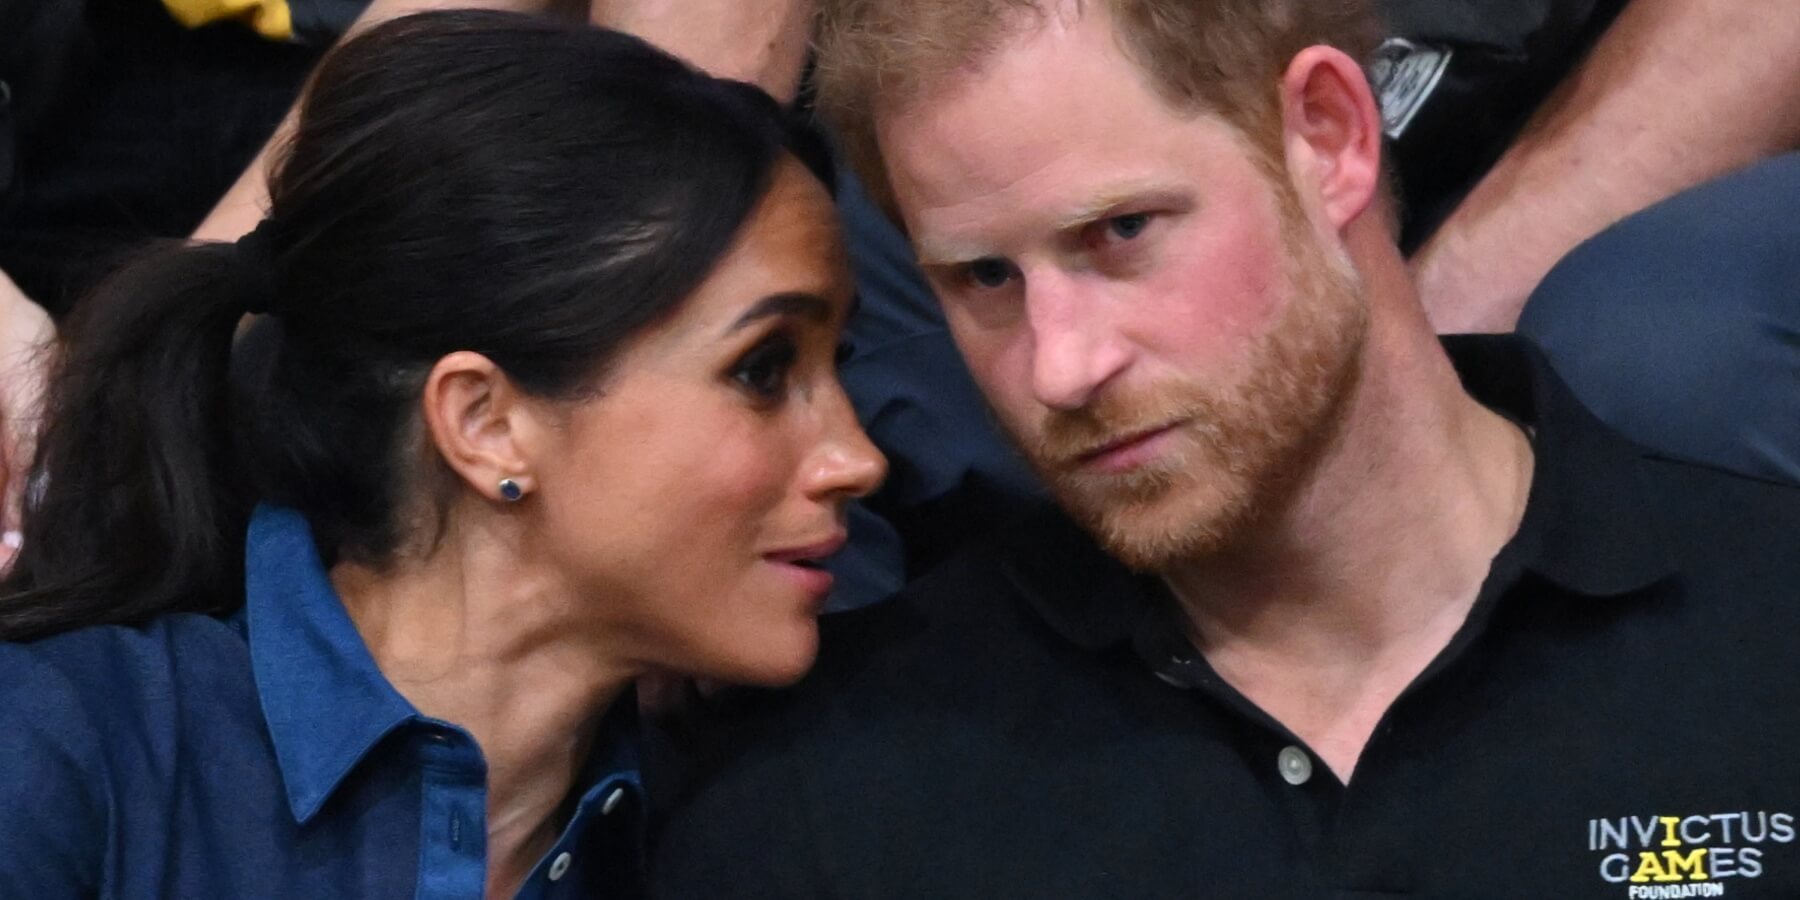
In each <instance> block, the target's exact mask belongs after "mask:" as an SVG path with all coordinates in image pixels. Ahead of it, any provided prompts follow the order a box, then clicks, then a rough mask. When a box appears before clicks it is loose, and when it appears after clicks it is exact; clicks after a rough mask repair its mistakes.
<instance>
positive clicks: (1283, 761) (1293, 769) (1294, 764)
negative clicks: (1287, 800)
mask: <svg viewBox="0 0 1800 900" xmlns="http://www.w3.org/2000/svg"><path fill="white" fill-rule="evenodd" d="M1275 768H1276V769H1277V770H1278V771H1280V772H1281V780H1283V781H1286V782H1287V783H1288V784H1291V785H1293V786H1295V787H1299V786H1301V785H1303V784H1305V783H1307V782H1308V781H1311V780H1312V776H1313V761H1312V757H1311V756H1309V755H1307V753H1306V751H1305V750H1302V749H1300V748H1299V747H1283V748H1281V752H1280V753H1277V754H1275Z"/></svg>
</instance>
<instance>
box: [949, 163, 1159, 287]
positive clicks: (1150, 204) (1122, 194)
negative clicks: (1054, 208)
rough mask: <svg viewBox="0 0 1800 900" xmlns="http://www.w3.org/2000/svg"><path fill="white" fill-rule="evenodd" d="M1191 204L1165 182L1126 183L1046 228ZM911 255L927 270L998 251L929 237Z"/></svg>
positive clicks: (1059, 230) (1064, 228)
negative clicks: (1125, 213) (1128, 211)
mask: <svg viewBox="0 0 1800 900" xmlns="http://www.w3.org/2000/svg"><path fill="white" fill-rule="evenodd" d="M1194 205H1195V201H1194V199H1193V198H1192V196H1191V195H1190V194H1189V193H1188V192H1187V191H1184V190H1182V189H1181V188H1178V187H1175V186H1173V185H1170V184H1167V183H1165V182H1149V181H1145V182H1139V183H1126V184H1120V185H1117V186H1114V187H1110V188H1107V189H1105V190H1103V191H1101V192H1100V193H1099V194H1097V195H1095V197H1094V199H1092V200H1090V201H1087V202H1085V203H1082V204H1080V205H1079V206H1076V207H1075V208H1073V209H1071V210H1069V211H1068V212H1066V213H1063V214H1061V215H1059V216H1057V217H1056V218H1055V219H1053V220H1051V223H1050V228H1051V231H1052V233H1054V234H1066V233H1068V232H1071V231H1076V230H1079V229H1081V228H1084V227H1086V226H1088V225H1091V224H1093V223H1095V222H1098V221H1101V220H1103V219H1107V218H1111V217H1112V216H1116V215H1120V214H1122V213H1123V212H1125V211H1126V210H1131V211H1134V212H1135V211H1137V210H1143V211H1146V212H1148V211H1151V210H1155V209H1189V208H1192V207H1193V206H1194ZM914 255H915V257H916V258H917V259H918V262H919V266H920V267H921V268H924V269H931V270H942V269H950V268H954V267H956V266H964V265H968V264H969V263H972V262H976V261H978V260H983V259H997V258H999V257H1000V254H998V253H992V252H986V251H983V250H980V249H977V248H976V247H975V246H973V245H958V244H956V243H955V242H950V241H944V242H938V241H932V240H920V241H919V242H918V244H917V246H916V247H915V248H914Z"/></svg>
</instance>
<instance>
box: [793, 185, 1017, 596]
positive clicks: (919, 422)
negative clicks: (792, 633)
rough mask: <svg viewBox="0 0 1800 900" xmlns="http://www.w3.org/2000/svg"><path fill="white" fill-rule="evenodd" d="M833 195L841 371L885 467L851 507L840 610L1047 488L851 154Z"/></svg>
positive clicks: (888, 587) (837, 570)
mask: <svg viewBox="0 0 1800 900" xmlns="http://www.w3.org/2000/svg"><path fill="white" fill-rule="evenodd" d="M837 206H838V213H839V214H840V215H841V216H843V220H844V235H845V241H846V242H847V244H848V246H849V250H850V265H851V268H852V269H853V270H854V273H855V276H856V292H857V298H858V304H857V307H856V311H855V312H854V313H853V314H852V315H851V316H850V321H849V324H848V325H846V326H845V338H846V339H847V340H848V341H849V343H850V347H851V353H850V357H849V358H848V359H847V360H845V361H844V364H843V366H842V367H841V368H840V369H839V377H840V378H842V379H843V382H844V391H845V392H846V393H848V394H849V395H850V402H851V404H852V405H854V406H855V407H856V417H857V419H858V420H859V421H860V422H862V425H863V428H864V429H866V430H867V431H868V432H869V438H870V439H871V440H873V441H874V442H875V446H877V447H880V448H881V451H882V452H883V453H886V454H887V457H888V477H887V481H886V482H884V483H883V484H882V486H881V489H880V490H879V491H877V492H876V493H875V494H874V495H873V496H870V497H869V498H867V499H866V500H864V501H862V502H860V503H856V504H852V505H851V507H850V544H849V546H847V547H845V548H844V550H843V552H841V553H839V554H838V555H837V556H835V557H833V558H832V559H831V560H830V562H829V563H828V567H829V568H830V569H831V572H832V574H833V575H835V576H836V577H837V585H836V586H835V587H834V588H833V590H832V595H831V601H830V604H829V607H828V608H829V609H831V610H833V611H837V610H844V609H852V608H855V607H858V606H864V605H867V604H869V603H872V602H874V601H876V600H881V599H884V598H886V597H887V596H889V595H891V594H893V593H894V592H895V591H898V590H899V589H900V587H901V586H902V585H904V584H905V583H906V582H907V581H909V580H910V579H911V578H912V577H915V576H917V575H919V574H921V573H923V572H925V571H927V570H929V569H930V568H932V567H933V566H934V565H936V564H937V563H938V562H940V561H941V560H943V559H945V558H946V557H948V556H949V555H950V554H951V553H953V552H954V551H955V550H956V549H957V548H958V547H960V546H962V545H963V544H964V543H965V542H968V541H971V540H976V539H979V538H980V537H982V536H983V535H985V534H986V533H987V532H989V531H991V530H993V529H994V528H996V527H999V526H1001V525H1003V524H1004V523H1006V522H1007V521H1009V520H1011V519H1012V518H1014V517H1015V516H1017V515H1019V514H1021V512H1022V511H1024V510H1028V509H1032V508H1034V507H1035V504H1034V502H1033V501H1036V500H1038V499H1039V498H1041V497H1042V488H1041V487H1039V485H1038V481H1037V479H1036V477H1035V476H1033V475H1032V473H1031V469H1030V467H1028V466H1027V465H1026V464H1025V462H1024V460H1022V459H1020V458H1019V456H1018V454H1017V453H1015V452H1013V450H1012V447H1011V445H1009V444H1008V443H1007V441H1006V439H1005V438H1004V437H1003V436H1002V435H1001V433H1000V431H999V428H998V426H996V425H995V424H994V422H993V420H992V418H991V417H990V416H989V414H988V409H987V405H986V403H985V401H984V400H983V399H982V397H981V391H980V389H978V388H977V387H976V386H975V381H974V379H972V378H970V377H969V370H968V367H967V366H965V365H964V364H963V360H962V357H961V356H960V355H959V354H958V353H957V351H956V344H955V343H954V342H953V341H952V340H951V339H950V332H949V329H948V327H947V326H946V324H945V323H944V314H943V312H942V311H941V310H940V309H939V308H938V303H937V298H936V297H935V296H933V295H932V293H931V288H930V287H929V286H927V285H926V284H925V280H924V276H923V275H922V274H921V273H920V272H919V267H918V265H917V264H916V263H915V262H914V261H913V253H912V247H911V246H910V245H908V244H907V242H906V238H905V237H904V236H903V235H901V233H900V231H899V229H897V228H895V227H894V225H893V223H892V222H890V221H888V219H887V217H886V216H885V215H883V214H882V213H881V211H880V210H879V209H877V208H876V207H875V204H874V202H873V201H871V200H870V199H869V196H868V194H867V193H866V192H865V191H864V190H863V187H862V185H861V184H859V183H858V182H857V180H856V177H855V176H854V175H852V174H850V170H849V167H848V166H841V167H840V168H839V172H838V189H837Z"/></svg>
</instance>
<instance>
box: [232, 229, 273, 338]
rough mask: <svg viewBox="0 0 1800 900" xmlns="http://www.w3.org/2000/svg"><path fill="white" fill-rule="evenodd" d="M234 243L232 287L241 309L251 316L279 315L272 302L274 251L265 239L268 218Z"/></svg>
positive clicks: (267, 237)
mask: <svg viewBox="0 0 1800 900" xmlns="http://www.w3.org/2000/svg"><path fill="white" fill-rule="evenodd" d="M234 246H235V248H236V257H237V259H236V261H235V262H234V263H233V268H234V270H235V276H236V278H235V280H236V290H237V294H238V296H239V297H240V298H242V299H243V302H244V312H247V313H249V314H250V315H253V316H262V315H277V316H278V315H281V311H280V310H279V309H277V308H276V306H277V304H276V303H275V294H276V287H277V286H276V283H275V251H274V248H273V247H271V246H270V241H269V220H268V219H264V220H262V221H261V222H258V223H257V224H256V227H255V228H254V229H251V231H250V233H249V234H246V235H244V236H243V237H240V238H238V239H237V242H236V244H235V245H234Z"/></svg>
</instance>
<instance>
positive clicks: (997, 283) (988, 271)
mask: <svg viewBox="0 0 1800 900" xmlns="http://www.w3.org/2000/svg"><path fill="white" fill-rule="evenodd" d="M968 275H969V280H970V281H973V282H975V283H976V284H978V285H980V286H982V287H984V288H997V287H1005V286H1006V283H1007V282H1008V281H1011V280H1012V277H1013V267H1012V263H1009V262H1007V261H1006V260H1004V259H999V258H997V257H991V256H990V257H988V258H986V259H978V260H975V261H974V262H972V263H969V268H968Z"/></svg>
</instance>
